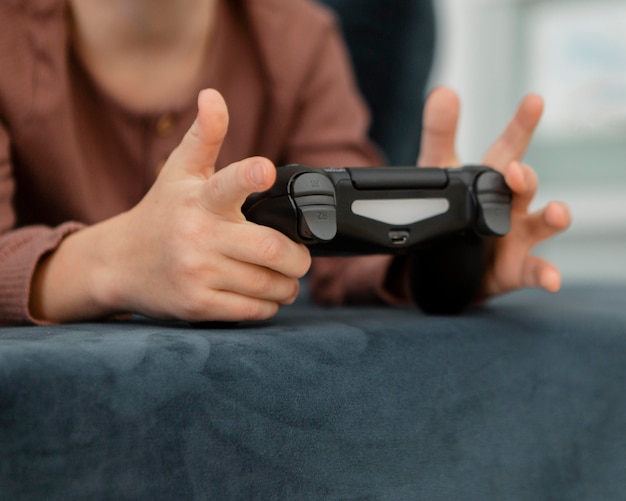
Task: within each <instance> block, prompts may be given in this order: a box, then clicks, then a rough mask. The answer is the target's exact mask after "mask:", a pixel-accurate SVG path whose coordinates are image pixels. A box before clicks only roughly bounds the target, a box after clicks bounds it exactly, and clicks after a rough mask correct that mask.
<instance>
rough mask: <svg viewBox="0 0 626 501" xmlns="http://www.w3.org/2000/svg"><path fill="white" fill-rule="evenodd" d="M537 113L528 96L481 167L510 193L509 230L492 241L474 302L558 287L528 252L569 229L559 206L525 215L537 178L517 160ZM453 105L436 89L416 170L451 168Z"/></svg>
mask: <svg viewBox="0 0 626 501" xmlns="http://www.w3.org/2000/svg"><path fill="white" fill-rule="evenodd" d="M542 112H543V101H542V100H541V98H540V97H538V96H536V95H529V96H526V98H525V99H524V100H523V101H522V102H521V104H520V106H519V107H518V109H517V111H516V113H515V115H514V116H513V118H512V120H511V122H510V123H509V124H508V126H507V127H506V129H505V130H504V132H503V133H502V134H501V136H500V137H499V138H498V139H497V140H496V142H495V143H494V144H493V145H492V146H491V148H490V149H489V151H488V152H487V154H486V155H485V157H484V159H483V161H482V163H483V164H484V165H487V166H489V167H493V168H494V169H497V170H498V171H500V172H501V173H502V174H503V175H504V177H505V180H506V182H507V184H508V185H509V187H510V188H511V190H512V191H513V205H512V213H511V230H510V232H509V233H508V234H507V235H506V236H505V237H503V238H498V239H493V246H492V247H490V248H489V252H490V255H489V263H488V267H487V269H486V272H485V276H484V279H483V284H482V288H481V291H480V293H479V297H478V298H477V299H483V298H488V297H490V296H494V295H496V294H502V293H504V292H508V291H511V290H515V289H519V288H523V287H541V288H543V289H545V290H548V291H551V292H555V291H557V290H558V289H559V288H560V286H561V274H560V272H559V270H558V268H557V267H556V266H555V265H553V264H552V263H550V262H548V261H546V260H544V259H542V258H540V257H537V256H533V255H532V254H531V253H530V252H531V249H532V248H533V247H534V246H535V245H536V244H538V243H539V242H541V241H542V240H545V239H547V238H550V237H552V236H554V235H556V234H557V233H559V232H561V231H563V230H565V229H566V228H567V227H568V226H569V225H570V223H571V215H570V211H569V208H568V207H567V205H566V204H564V203H562V202H550V203H549V204H548V205H546V206H545V207H543V208H542V209H540V210H538V211H536V212H532V213H531V212H529V210H528V209H529V206H530V203H531V202H532V200H533V198H534V196H535V194H536V192H537V187H538V181H537V176H536V175H535V173H534V171H533V170H532V169H531V168H530V167H529V166H527V165H524V164H523V163H521V159H522V157H523V155H524V153H525V151H526V149H527V147H528V145H529V143H530V140H531V138H532V136H533V133H534V131H535V128H536V127H537V124H538V123H539V119H540V118H541V114H542ZM458 117H459V100H458V97H457V96H456V94H455V93H454V92H452V91H451V90H449V89H446V88H438V89H436V90H435V91H433V92H432V94H431V95H430V96H429V99H428V101H427V103H426V108H425V111H424V127H423V136H422V150H421V153H420V158H419V161H418V165H420V166H431V167H457V166H459V165H460V161H459V159H458V157H457V155H456V151H455V136H456V130H457V124H458Z"/></svg>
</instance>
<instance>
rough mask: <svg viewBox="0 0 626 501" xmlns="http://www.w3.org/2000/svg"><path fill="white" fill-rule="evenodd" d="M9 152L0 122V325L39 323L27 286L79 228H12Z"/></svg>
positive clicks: (13, 215)
mask: <svg viewBox="0 0 626 501" xmlns="http://www.w3.org/2000/svg"><path fill="white" fill-rule="evenodd" d="M10 151H11V148H10V138H9V134H8V132H7V130H6V128H5V127H4V126H3V125H2V124H1V123H0V325H17V324H26V323H42V322H39V321H37V320H36V319H35V318H33V317H32V315H31V314H30V311H29V297H30V286H31V282H32V278H33V273H34V271H35V268H36V266H37V263H38V262H39V260H40V259H41V258H42V257H43V256H44V255H45V254H46V253H48V252H50V251H52V250H54V249H55V248H56V247H57V246H58V245H59V244H60V243H61V241H62V240H63V238H64V237H65V236H66V235H68V234H69V233H72V232H74V231H76V230H78V229H80V228H81V227H82V225H81V224H79V223H72V222H68V223H65V224H62V225H60V226H58V227H55V228H50V227H46V226H27V227H23V228H15V224H16V215H15V210H14V208H13V195H14V192H15V181H14V177H13V168H12V165H11V153H10ZM33 203H36V202H34V201H33Z"/></svg>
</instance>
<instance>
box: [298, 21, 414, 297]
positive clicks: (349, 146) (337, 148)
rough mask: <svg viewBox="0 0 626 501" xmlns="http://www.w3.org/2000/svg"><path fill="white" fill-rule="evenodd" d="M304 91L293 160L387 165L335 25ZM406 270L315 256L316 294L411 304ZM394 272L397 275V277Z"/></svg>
mask: <svg viewBox="0 0 626 501" xmlns="http://www.w3.org/2000/svg"><path fill="white" fill-rule="evenodd" d="M327 31H328V32H327V33H326V34H325V36H323V37H320V47H319V50H318V51H317V57H316V59H315V61H314V63H313V64H312V66H311V68H310V70H309V74H308V78H306V79H305V80H304V85H303V88H302V89H301V92H300V93H299V95H300V99H301V101H300V103H299V106H298V109H299V110H300V111H299V113H300V115H299V116H298V117H297V119H296V120H295V121H294V123H295V124H296V126H295V127H294V129H293V130H292V131H291V134H290V140H289V145H288V160H289V161H291V162H297V163H301V164H306V165H312V166H317V167H325V166H334V167H347V166H352V167H361V166H364V167H365V166H374V165H383V164H384V163H385V161H384V159H383V157H382V154H381V153H380V151H379V150H378V149H377V148H376V146H375V145H374V144H373V143H372V142H371V141H370V140H369V139H368V127H369V112H368V110H367V108H366V105H365V103H364V101H363V99H362V98H361V95H360V93H359V91H358V88H357V85H356V82H355V80H354V77H353V74H352V70H351V65H350V62H349V57H348V53H347V49H346V48H345V46H344V44H343V41H342V39H341V36H340V34H339V31H338V29H337V28H336V25H335V24H333V23H329V24H328V30H327ZM405 269H406V267H405V266H404V264H403V260H402V259H401V258H393V257H392V256H388V255H375V256H359V257H350V258H345V257H341V258H315V259H314V261H313V266H312V269H311V274H310V279H311V293H312V296H313V298H314V299H315V300H316V301H317V302H320V303H322V304H327V305H340V304H367V303H386V304H408V303H409V302H410V299H409V298H410V294H409V292H408V285H407V284H405V282H407V283H408V281H407V280H404V279H402V276H400V277H398V276H397V275H396V274H397V273H402V272H403V270H405ZM392 273H393V275H392Z"/></svg>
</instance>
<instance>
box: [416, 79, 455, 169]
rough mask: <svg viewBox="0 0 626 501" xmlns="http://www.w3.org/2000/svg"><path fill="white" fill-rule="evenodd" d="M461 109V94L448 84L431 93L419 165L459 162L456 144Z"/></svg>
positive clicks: (426, 105)
mask: <svg viewBox="0 0 626 501" xmlns="http://www.w3.org/2000/svg"><path fill="white" fill-rule="evenodd" d="M459 109H460V104H459V98H458V96H457V95H456V93H454V92H453V91H452V90H450V89H448V88H446V87H439V88H437V89H435V90H433V91H432V92H431V94H430V95H429V96H428V99H427V101H426V104H425V106H424V122H423V126H422V143H421V144H422V145H421V149H420V157H419V160H418V162H417V163H418V165H420V166H422V167H456V166H458V165H459V160H458V158H457V154H456V146H455V143H456V130H457V126H458V122H459Z"/></svg>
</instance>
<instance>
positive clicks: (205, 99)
mask: <svg viewBox="0 0 626 501" xmlns="http://www.w3.org/2000/svg"><path fill="white" fill-rule="evenodd" d="M227 129H228V108H227V107H226V102H225V101H224V98H223V97H222V95H221V94H220V93H219V92H218V91H216V90H214V89H206V90H203V91H201V92H200V94H199V95H198V116H197V117H196V120H195V121H194V123H193V124H192V125H191V127H190V129H189V130H188V131H187V133H186V134H185V136H184V137H183V140H182V141H181V143H180V144H179V145H178V147H177V148H176V149H175V150H174V152H173V153H172V156H171V157H170V160H169V161H168V163H167V166H166V168H167V170H168V171H170V173H171V172H172V171H174V172H175V173H176V174H181V173H183V174H188V175H193V176H200V177H203V178H208V177H210V176H211V175H212V174H213V172H214V170H215V162H216V161H217V156H218V154H219V152H220V148H221V146H222V142H223V141H224V137H225V136H226V131H227Z"/></svg>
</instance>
